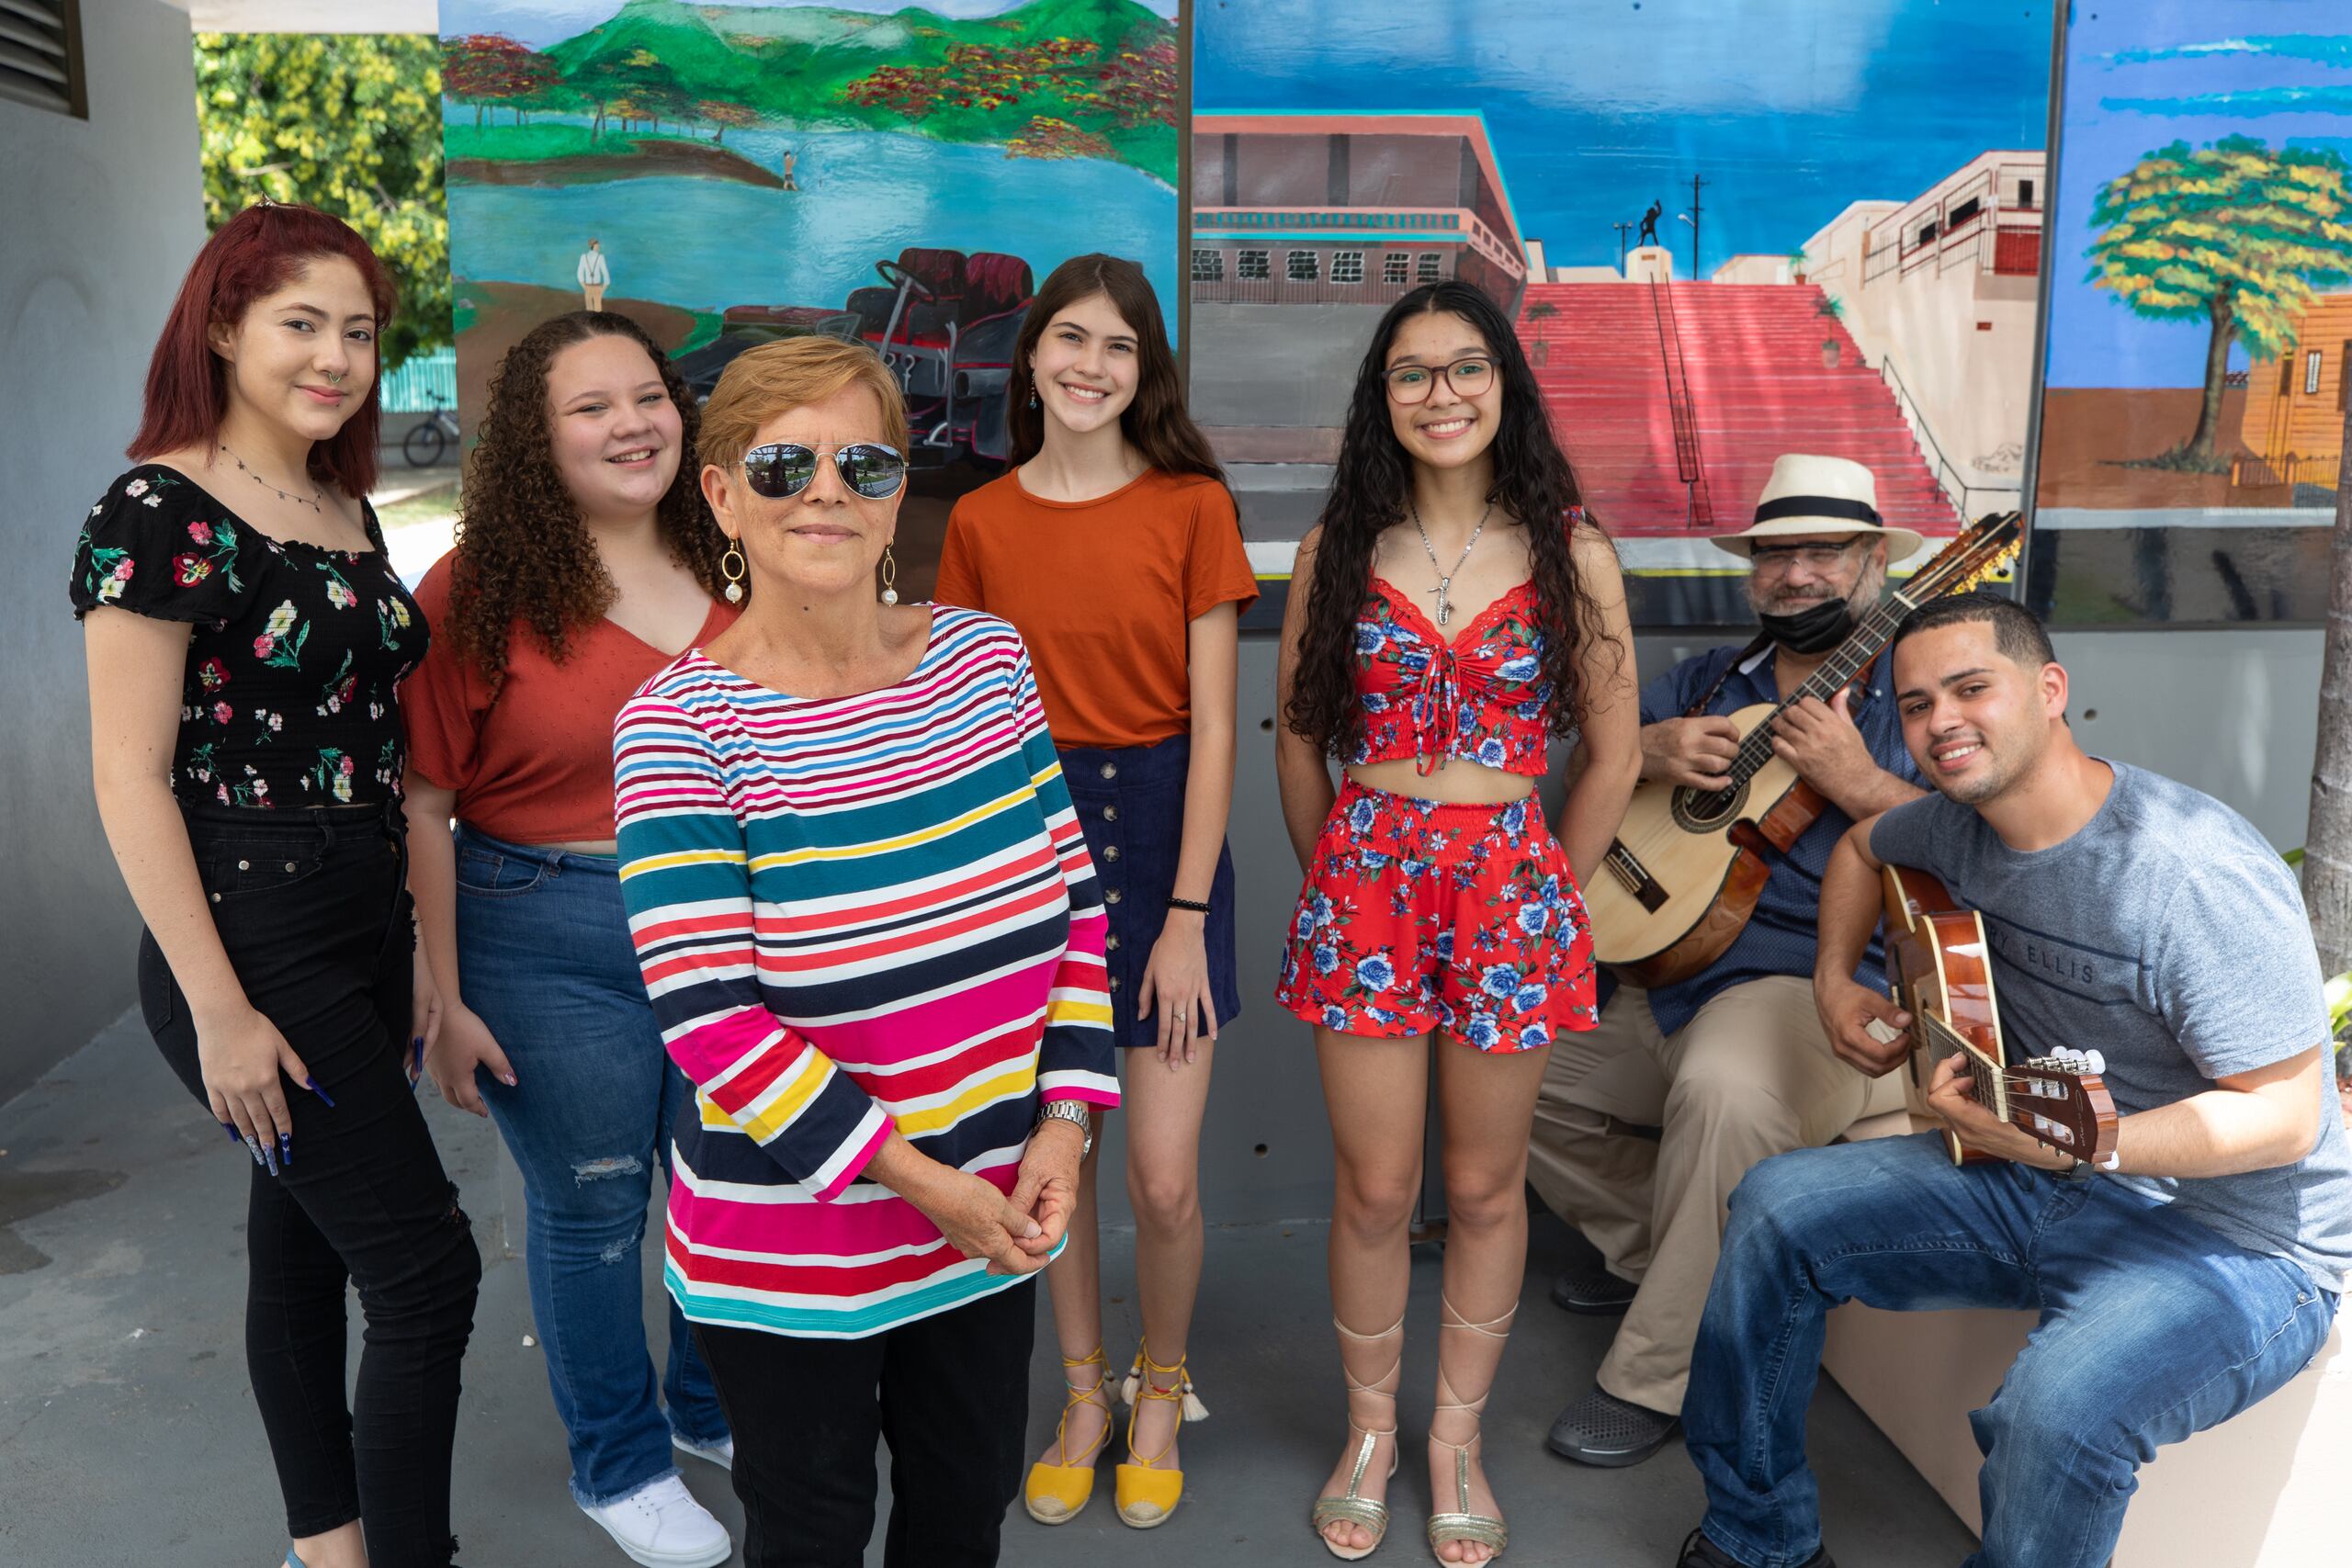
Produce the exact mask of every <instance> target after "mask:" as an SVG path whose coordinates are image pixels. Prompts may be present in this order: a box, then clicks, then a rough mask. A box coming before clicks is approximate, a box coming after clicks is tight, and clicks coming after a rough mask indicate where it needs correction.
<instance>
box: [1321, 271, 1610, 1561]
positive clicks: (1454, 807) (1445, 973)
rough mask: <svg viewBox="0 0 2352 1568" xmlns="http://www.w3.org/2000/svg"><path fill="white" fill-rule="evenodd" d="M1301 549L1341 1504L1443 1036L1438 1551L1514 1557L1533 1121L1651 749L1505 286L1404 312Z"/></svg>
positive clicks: (1446, 286)
mask: <svg viewBox="0 0 2352 1568" xmlns="http://www.w3.org/2000/svg"><path fill="white" fill-rule="evenodd" d="M1291 581H1292V591H1291V595H1290V600H1289V603H1288V604H1286V605H1285V606H1284V613H1283V643H1282V654H1281V662H1280V665H1279V671H1278V677H1277V678H1278V683H1279V696H1280V700H1281V703H1282V709H1283V731H1282V733H1281V735H1280V736H1279V738H1278V740H1277V750H1276V764H1277V772H1278V774H1279V777H1280V782H1281V786H1282V801H1283V818H1284V820H1285V822H1286V824H1287V826H1288V828H1289V829H1290V836H1291V842H1292V845H1293V847H1294V848H1295V850H1296V852H1297V853H1298V858H1299V863H1300V864H1301V866H1303V867H1304V868H1305V870H1306V886H1305V888H1304V889H1303V891H1302V893H1301V895H1300V897H1299V903H1298V908H1297V911H1296V914H1295V917H1294V919H1293V921H1292V924H1291V928H1290V934H1289V939H1288V941H1287V942H1286V945H1285V948H1284V951H1283V961H1282V980H1281V985H1280V987H1279V990H1278V992H1277V997H1278V999H1279V1000H1280V1001H1281V1002H1282V1003H1283V1005H1284V1006H1285V1007H1287V1008H1289V1009H1290V1010H1292V1011H1293V1012H1295V1013H1296V1014H1298V1015H1299V1016H1300V1017H1301V1018H1304V1019H1306V1020H1307V1021H1309V1022H1311V1023H1313V1024H1314V1025H1315V1026H1316V1031H1315V1043H1316V1055H1317V1064H1318V1066H1319V1067H1320V1070H1321V1073H1322V1078H1323V1092H1324V1101H1325V1105H1326V1108H1327V1110H1328V1111H1329V1115H1330V1119H1331V1136H1332V1143H1333V1145H1334V1149H1335V1152H1336V1158H1337V1163H1338V1169H1337V1172H1336V1180H1335V1182H1334V1187H1335V1196H1334V1201H1333V1214H1332V1224H1331V1239H1330V1252H1331V1257H1330V1269H1331V1294H1332V1306H1333V1308H1334V1315H1333V1323H1334V1325H1335V1326H1336V1327H1337V1328H1338V1329H1339V1332H1340V1364H1341V1368H1342V1370H1343V1371H1344V1373H1345V1375H1346V1379H1347V1384H1348V1404H1349V1409H1348V1420H1349V1427H1350V1428H1351V1434H1352V1435H1351V1441H1350V1443H1349V1445H1348V1448H1347V1450H1346V1451H1345V1453H1344V1454H1343V1455H1342V1457H1341V1458H1340V1463H1339V1466H1338V1468H1337V1469H1336V1470H1335V1471H1334V1472H1332V1476H1331V1479H1330V1482H1329V1483H1328V1484H1327V1485H1326V1486H1325V1487H1324V1488H1323V1495H1321V1496H1320V1497H1319V1498H1318V1499H1317V1502H1316V1504H1315V1507H1314V1510H1313V1521H1314V1525H1315V1529H1316V1530H1317V1534H1318V1535H1320V1536H1321V1538H1322V1540H1323V1542H1324V1544H1325V1545H1326V1546H1327V1547H1328V1548H1329V1550H1330V1551H1331V1553H1332V1554H1333V1555H1334V1556H1337V1557H1340V1558H1345V1559H1350V1560H1352V1559H1355V1558H1359V1557H1363V1556H1364V1555H1366V1554H1367V1553H1368V1552H1370V1551H1372V1550H1373V1549H1374V1547H1376V1546H1378V1545H1379V1544H1380V1540H1381V1538H1382V1536H1383V1535H1384V1534H1385V1532H1386V1529H1387V1524H1388V1509H1387V1506H1386V1504H1385V1501H1384V1500H1383V1498H1384V1496H1385V1492H1386V1489H1387V1480H1388V1477H1389V1475H1390V1473H1391V1472H1393V1471H1394V1470H1395V1469H1396V1467H1397V1423H1396V1411H1397V1381H1398V1374H1399V1372H1400V1371H1401V1369H1402V1365H1403V1356H1404V1333H1405V1299H1406V1292H1407V1285H1408V1253H1407V1226H1408V1221H1409V1220H1410V1218H1411V1213H1412V1206H1413V1199H1414V1196H1415V1194H1416V1193H1418V1192H1419V1190H1420V1185H1421V1142H1422V1120H1423V1103H1424V1097H1425V1094H1426V1091H1427V1086H1428V1084H1429V1081H1430V1056H1431V1054H1432V1052H1434V1054H1435V1057H1436V1066H1437V1071H1436V1079H1437V1094H1438V1100H1439V1114H1440V1118H1441V1120H1442V1124H1443V1128H1444V1149H1445V1153H1444V1171H1443V1177H1444V1184H1445V1209H1446V1221H1447V1232H1446V1239H1447V1246H1446V1249H1445V1279H1444V1284H1443V1289H1442V1297H1441V1301H1442V1311H1441V1312H1440V1314H1439V1317H1438V1378H1437V1406H1436V1410H1435V1413H1434V1415H1433V1416H1432V1417H1431V1419H1430V1432H1429V1453H1428V1458H1429V1462H1430V1491H1431V1495H1432V1496H1433V1497H1434V1498H1435V1500H1436V1504H1437V1508H1438V1511H1437V1512H1436V1513H1434V1514H1433V1515H1432V1516H1431V1517H1430V1525H1429V1539H1430V1550H1431V1551H1434V1552H1435V1553H1436V1555H1437V1558H1438V1561H1439V1562H1443V1563H1448V1564H1454V1563H1481V1562H1489V1561H1491V1560H1493V1559H1494V1558H1495V1557H1497V1556H1498V1555H1500V1554H1501V1552H1502V1550H1503V1547H1504V1545H1505V1543H1506V1542H1507V1541H1508V1540H1509V1532H1508V1531H1507V1530H1506V1529H1505V1528H1504V1525H1503V1522H1502V1520H1501V1518H1500V1517H1498V1511H1497V1507H1496V1504H1495V1500H1494V1495H1493V1494H1492V1493H1491V1492H1490V1491H1489V1490H1488V1489H1487V1483H1486V1479H1485V1476H1484V1474H1483V1472H1482V1470H1481V1467H1480V1465H1479V1462H1478V1455H1477V1446H1478V1429H1479V1413H1480V1411H1481V1409H1482V1408H1483V1407H1484V1405H1485V1404H1486V1401H1487V1392H1488V1390H1489V1389H1490V1388H1491V1387H1492V1386H1493V1383H1494V1380H1495V1376H1496V1372H1497V1371H1498V1368H1499V1366H1500V1364H1501V1359H1502V1350H1503V1345H1504V1341H1505V1339H1506V1338H1507V1337H1508V1335H1509V1325H1510V1319H1511V1314H1512V1313H1513V1312H1514V1311H1515V1310H1516V1306H1517V1303H1518V1301H1519V1289H1520V1280H1521V1275H1522V1274H1523V1272H1524V1270H1525V1266H1526V1256H1527V1210H1526V1204H1525V1201H1524V1199H1523V1198H1522V1196H1521V1187H1522V1185H1523V1181H1524V1172H1525V1168H1526V1164H1527V1138H1528V1131H1529V1126H1530V1123H1531V1122H1532V1118H1533V1114H1534V1108H1535V1096H1536V1090H1537V1089H1538V1088H1539V1087H1540V1085H1541V1084H1542V1082H1543V1078H1544V1061H1545V1059H1546V1057H1547V1055H1549V1051H1548V1047H1549V1045H1550V1043H1551V1042H1552V1041H1553V1040H1554V1039H1555V1037H1556V1036H1557V1034H1558V1033H1559V1032H1560V1031H1562V1030H1569V1029H1590V1028H1592V1027H1593V1026H1594V1023H1595V1021H1596V1020H1595V1015H1594V1010H1593V978H1594V976H1593V964H1592V955H1591V942H1590V938H1589V933H1588V931H1587V924H1586V920H1585V915H1584V907H1583V902H1582V900H1581V898H1580V897H1578V895H1577V887H1578V886H1579V885H1580V884H1581V882H1582V881H1583V879H1584V878H1586V877H1587V876H1589V875H1590V874H1592V873H1593V871H1594V870H1595V869H1596V868H1597V867H1598V866H1599V865H1600V860H1601V857H1602V855H1603V854H1604V853H1605V852H1607V850H1608V847H1609V843H1610V840H1611V838H1612V837H1613V835H1614V834H1615V833H1616V830H1617V824H1618V821H1619V819H1620V818H1622V817H1623V814H1624V810H1625V804H1626V802H1627V800H1628V799H1630V798H1631V796H1632V795H1633V789H1634V780H1635V778H1636V776H1637V774H1638V773H1639V770H1640V764H1641V756H1640V750H1639V747H1638V744H1637V733H1638V730H1637V711H1636V708H1635V702H1634V656H1633V635H1632V632H1631V629H1630V627H1629V626H1628V624H1627V619H1626V612H1625V598H1624V589H1623V581H1622V580H1621V578H1620V576H1619V573H1618V568H1617V558H1616V553H1615V551H1614V550H1613V549H1612V548H1611V546H1610V543H1609V540H1608V538H1607V536H1605V535H1603V534H1602V533H1601V531H1600V527H1599V526H1598V525H1595V524H1594V523H1592V522H1591V521H1590V520H1589V518H1587V517H1586V516H1585V514H1584V509H1583V507H1582V506H1581V505H1580V504H1579V501H1578V492H1577V482H1576V476H1575V474H1574V473H1573V472H1572V471H1571V469H1570V468H1569V466H1568V462H1567V459H1566V457H1565V456H1564V455H1563V454H1562V453H1561V451H1560V449H1559V446H1557V444H1556V443H1555V441H1554V440H1553V437H1552V431H1551V427H1550V425H1549V423H1547V422H1546V419H1545V417H1544V405H1543V401H1542V396H1541V394H1540V393H1539V392H1538V390H1537V389H1536V385H1535V378H1534V376H1533V374H1532V372H1531V371H1530V370H1529V368H1528V367H1527V361H1526V358H1525V356H1524V355H1522V354H1521V350H1520V345H1519V340H1518V337H1517V335H1516V334H1515V333H1513V332H1512V330H1511V326H1510V321H1508V320H1506V319H1505V317H1504V316H1503V314H1502V312H1501V311H1499V310H1497V309H1496V308H1495V306H1494V304H1493V303H1492V302H1491V301H1489V300H1488V299H1487V297H1486V296H1485V295H1483V294H1481V293H1480V292H1478V290H1477V289H1476V288H1472V287H1470V286H1469V285H1467V284H1464V283H1460V282H1452V281H1449V282H1444V283H1436V284H1430V285H1428V286H1426V287H1424V288H1416V289H1414V290H1413V291H1412V292H1411V293H1409V294H1407V295H1406V296H1405V297H1404V298H1403V299H1399V300H1397V303H1396V304H1395V305H1394V306H1393V307H1391V308H1390V310H1388V312H1387V314H1386V315H1385V316H1384V317H1382V318H1381V321H1380V325H1379V327H1378V328H1377V329H1376V330H1375V331H1374V333H1373V340H1372V346H1371V348H1370V349H1369V350H1368V351H1367V352H1366V354H1365V355H1364V357H1363V365H1362V367H1361V368H1360V369H1359V370H1358V371H1357V373H1356V383H1355V390H1354V394H1353V398H1352V400H1351V403H1350V406H1349V409H1348V418H1347V425H1346V428H1345V430H1344V431H1343V433H1342V434H1341V437H1340V457H1339V463H1338V467H1337V469H1336V472H1335V474H1334V476H1333V482H1332V486H1331V492H1330V496H1329V500H1328V501H1327V502H1325V503H1324V507H1323V513H1322V516H1321V518H1320V520H1319V521H1318V522H1317V524H1316V525H1315V527H1314V528H1313V529H1312V530H1311V531H1310V532H1309V533H1308V534H1307V536H1306V538H1305V539H1304V540H1303V541H1301V543H1300V546H1299V550H1298V560H1297V566H1296V568H1295V573H1294V575H1293V577H1292V580H1291ZM1571 738H1580V740H1581V746H1582V750H1583V752H1584V765H1583V767H1582V768H1581V770H1580V771H1579V772H1577V774H1576V776H1575V779H1574V782H1573V783H1571V784H1569V786H1568V789H1567V797H1566V805H1565V807H1563V809H1562V811H1561V814H1560V818H1559V828H1558V831H1557V833H1556V834H1555V832H1554V830H1553V829H1552V828H1551V826H1550V825H1549V824H1547V823H1546V822H1545V820H1544V808H1543V803H1542V801H1541V800H1540V799H1539V798H1538V797H1537V794H1536V788H1537V784H1538V783H1539V781H1540V780H1541V779H1542V777H1543V776H1544V773H1546V772H1547V771H1548V769H1549V765H1550V764H1549V761H1548V758H1549V752H1550V749H1551V744H1552V743H1553V742H1555V741H1558V742H1561V743H1563V744H1566V743H1567V742H1568V741H1569V740H1570V739H1571ZM1334 758H1336V759H1338V761H1340V764H1341V767H1342V774H1343V776H1342V778H1341V780H1340V784H1339V785H1338V787H1337V788H1335V787H1334V784H1333V780H1332V777H1331V772H1330V763H1331V761H1332V759H1334Z"/></svg>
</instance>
